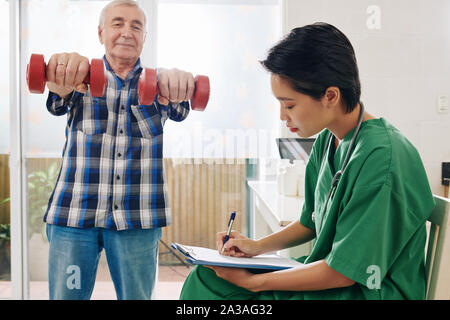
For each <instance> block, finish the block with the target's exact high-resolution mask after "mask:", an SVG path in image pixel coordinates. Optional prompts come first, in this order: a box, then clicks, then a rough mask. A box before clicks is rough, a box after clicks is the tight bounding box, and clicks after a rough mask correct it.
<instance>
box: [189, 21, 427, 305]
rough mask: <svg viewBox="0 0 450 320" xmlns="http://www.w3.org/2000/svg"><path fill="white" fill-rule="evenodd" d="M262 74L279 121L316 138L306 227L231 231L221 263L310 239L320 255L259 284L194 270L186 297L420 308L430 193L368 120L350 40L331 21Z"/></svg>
mask: <svg viewBox="0 0 450 320" xmlns="http://www.w3.org/2000/svg"><path fill="white" fill-rule="evenodd" d="M262 65H263V66H264V67H265V68H266V69H267V70H268V71H269V72H270V74H271V86H272V91H273V94H274V96H275V97H276V98H277V99H278V100H279V102H280V118H281V120H282V121H285V124H286V126H287V127H288V128H289V129H290V130H291V131H292V132H295V133H297V134H298V135H299V136H300V137H310V136H312V135H315V134H318V136H317V139H316V141H315V143H314V147H313V150H312V152H311V156H310V159H309V161H308V164H307V166H306V179H305V202H304V205H303V208H299V214H300V218H299V220H298V221H294V222H292V223H291V224H290V225H289V226H287V227H286V228H284V229H283V230H281V231H279V232H277V233H274V234H271V235H268V236H266V237H264V238H261V239H258V240H252V239H249V238H247V237H245V236H243V235H241V234H239V233H238V232H233V233H232V234H231V237H230V240H229V241H227V242H226V244H225V253H224V254H226V255H230V256H237V257H251V256H255V255H258V254H262V253H267V252H271V251H276V250H281V249H285V248H289V247H293V246H296V245H300V244H302V243H305V242H307V241H310V240H313V239H314V246H313V249H312V252H311V253H310V254H309V255H308V256H305V257H300V258H298V259H297V260H298V261H300V262H302V263H304V265H302V266H301V267H297V268H292V269H289V270H283V271H276V272H268V273H262V274H253V273H251V272H249V271H248V270H245V269H236V268H221V267H204V266H198V267H196V268H195V269H194V270H193V271H192V272H191V273H190V275H189V276H188V278H187V279H186V282H185V284H184V286H183V290H182V292H181V296H180V298H181V299H424V298H425V290H426V289H425V288H426V280H425V267H424V261H425V257H424V249H425V241H426V230H425V222H426V219H427V218H428V216H429V214H430V212H431V210H432V209H433V207H434V200H433V197H432V193H431V190H430V186H429V183H428V180H427V176H426V173H425V170H424V167H423V164H422V161H421V159H420V156H419V154H418V152H417V150H416V148H415V147H414V146H413V145H412V144H411V143H410V142H409V141H408V140H407V139H406V138H405V137H404V136H403V135H402V134H401V133H400V132H399V131H398V130H397V129H396V128H395V127H394V126H393V125H392V124H390V123H389V122H388V121H386V120H385V119H383V118H374V117H373V116H372V115H370V114H369V113H367V112H365V111H364V108H363V104H362V103H361V102H360V95H361V86H360V81H359V72H358V67H357V63H356V58H355V53H354V50H353V47H352V45H351V44H350V42H349V40H348V39H347V37H346V36H345V35H344V34H343V33H342V32H340V31H339V30H338V29H336V28H335V27H333V26H332V25H329V24H326V23H315V24H313V25H307V26H304V27H301V28H296V29H294V30H292V31H291V33H290V34H288V35H287V36H286V37H285V38H284V39H283V40H282V41H280V42H279V43H278V44H277V45H276V46H275V47H273V48H272V49H271V50H270V52H269V54H268V57H267V59H266V60H265V61H263V62H262ZM339 170H341V174H337V175H336V173H337V172H338V171H339ZM334 177H337V178H335V179H334V180H335V183H334V184H333V187H332V180H333V178H334ZM224 236H225V233H223V232H221V233H219V234H218V235H217V247H218V250H219V251H221V249H222V246H223V244H222V243H223V238H224Z"/></svg>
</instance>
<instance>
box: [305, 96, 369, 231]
mask: <svg viewBox="0 0 450 320" xmlns="http://www.w3.org/2000/svg"><path fill="white" fill-rule="evenodd" d="M359 104H360V106H361V109H360V111H359V118H358V124H357V125H356V129H355V132H354V133H353V137H352V140H351V141H350V145H349V146H348V149H347V154H346V155H345V159H344V162H343V163H342V167H341V169H340V170H338V171H337V172H336V173H335V175H334V177H333V180H331V186H330V190H329V191H328V195H327V199H326V200H325V205H324V206H323V208H322V214H321V215H320V219H321V220H320V224H319V229H318V230H317V232H319V231H320V230H321V229H322V222H323V220H324V219H323V218H324V214H325V211H326V209H327V206H328V201H329V200H330V198H331V197H332V195H333V193H334V191H335V190H336V188H337V186H338V184H339V180H340V179H341V176H342V174H343V173H344V170H345V168H346V167H347V163H348V160H349V159H350V155H351V153H352V149H353V145H354V144H355V141H356V137H357V136H358V132H359V128H361V124H362V122H363V118H364V104H363V103H362V102H360V103H359ZM332 137H333V134H332V133H330V135H329V137H328V140H327V143H326V148H325V150H324V153H323V155H322V162H323V159H324V158H325V154H326V151H327V150H328V149H329V147H330V144H331V140H332ZM312 219H313V221H314V220H315V214H314V213H313V216H312Z"/></svg>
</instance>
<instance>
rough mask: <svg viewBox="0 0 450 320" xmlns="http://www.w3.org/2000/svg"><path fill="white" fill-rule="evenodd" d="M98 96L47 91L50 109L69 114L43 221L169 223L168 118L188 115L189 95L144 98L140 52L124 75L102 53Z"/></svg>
mask: <svg viewBox="0 0 450 320" xmlns="http://www.w3.org/2000/svg"><path fill="white" fill-rule="evenodd" d="M103 60H104V62H105V66H106V74H107V81H108V85H107V89H106V93H105V95H104V96H103V97H101V98H96V97H92V96H91V95H90V93H89V92H88V93H87V94H81V93H79V92H74V93H73V94H72V95H71V96H69V97H68V98H66V99H64V100H63V99H61V98H60V97H59V96H57V95H55V94H53V93H49V97H48V99H47V109H48V111H49V112H50V113H51V114H53V115H56V116H61V115H65V114H67V126H66V142H65V145H64V149H63V154H62V164H61V169H60V172H59V175H58V179H57V182H56V185H55V188H54V190H53V192H52V194H51V196H50V199H49V204H48V208H47V211H46V213H45V216H44V221H45V222H47V223H49V224H57V225H63V226H70V227H78V228H90V227H102V228H109V229H115V230H126V229H147V228H157V227H163V226H166V225H169V224H170V223H171V212H170V206H169V201H168V196H167V188H166V185H165V183H164V167H163V165H164V163H163V126H164V123H165V121H166V120H167V119H168V118H169V119H171V120H174V121H182V120H184V119H185V118H186V117H187V115H188V113H189V103H188V102H182V103H179V104H173V105H172V104H169V105H168V106H163V105H160V104H159V103H158V102H157V101H156V100H155V102H154V103H153V104H152V105H139V103H138V95H137V83H138V79H139V76H140V74H141V72H142V66H141V63H140V59H139V60H138V61H137V63H136V66H135V68H134V70H132V71H131V72H130V73H129V74H128V76H127V78H126V79H125V80H121V79H120V78H119V77H118V76H117V75H116V74H115V73H114V72H113V70H112V69H111V68H110V66H109V64H108V62H107V61H106V58H105V57H103Z"/></svg>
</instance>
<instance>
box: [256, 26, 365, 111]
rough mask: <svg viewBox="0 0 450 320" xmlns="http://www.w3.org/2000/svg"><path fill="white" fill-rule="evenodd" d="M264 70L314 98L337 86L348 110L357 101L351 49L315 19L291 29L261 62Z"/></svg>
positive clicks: (336, 32) (338, 34)
mask: <svg viewBox="0 0 450 320" xmlns="http://www.w3.org/2000/svg"><path fill="white" fill-rule="evenodd" d="M261 64H262V65H263V66H264V68H265V69H266V70H268V71H269V72H271V73H272V74H276V75H279V76H282V77H285V78H287V80H288V81H289V82H290V83H291V85H292V88H293V89H294V90H296V91H298V92H300V93H303V94H306V95H309V96H311V97H312V98H314V99H316V100H318V99H320V98H322V97H323V96H324V94H325V91H326V89H327V88H329V87H331V86H336V87H338V88H339V89H340V91H341V95H342V98H343V100H344V103H345V105H346V112H347V113H349V112H351V111H352V110H353V109H354V108H355V107H356V105H357V104H358V103H359V100H360V97H361V83H360V80H359V71H358V65H357V63H356V57H355V51H354V49H353V47H352V45H351V43H350V41H349V40H348V38H347V37H346V36H345V35H344V34H343V33H342V32H341V31H339V30H338V29H337V28H336V27H334V26H332V25H330V24H328V23H324V22H317V23H314V24H311V25H306V26H304V27H300V28H295V29H293V30H292V31H291V32H290V33H289V34H288V35H286V36H285V37H284V38H283V39H282V40H281V41H280V42H278V43H277V44H276V45H275V46H274V47H273V48H271V49H270V50H269V53H268V56H267V58H266V60H264V61H261Z"/></svg>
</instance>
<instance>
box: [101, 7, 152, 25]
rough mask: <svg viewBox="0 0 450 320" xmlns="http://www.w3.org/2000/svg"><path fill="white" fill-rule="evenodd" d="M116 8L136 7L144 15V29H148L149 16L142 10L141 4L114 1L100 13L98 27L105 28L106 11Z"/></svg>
mask: <svg viewBox="0 0 450 320" xmlns="http://www.w3.org/2000/svg"><path fill="white" fill-rule="evenodd" d="M116 6H130V7H136V8H138V9H139V10H141V11H142V13H143V14H144V27H145V28H146V27H147V15H146V14H145V11H144V10H142V8H141V7H140V6H139V3H138V2H137V1H135V0H114V1H111V2H110V3H108V4H107V5H106V6H105V7H104V8H103V9H102V12H101V13H100V20H99V22H98V26H99V27H100V28H102V29H103V27H104V26H105V19H106V11H108V9H109V8H112V7H116Z"/></svg>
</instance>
